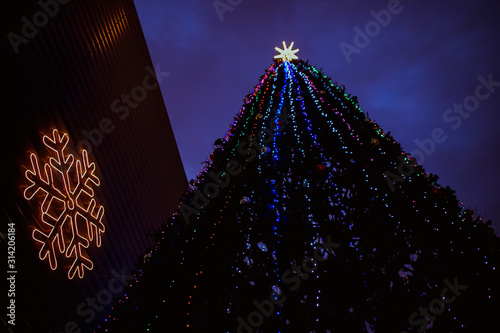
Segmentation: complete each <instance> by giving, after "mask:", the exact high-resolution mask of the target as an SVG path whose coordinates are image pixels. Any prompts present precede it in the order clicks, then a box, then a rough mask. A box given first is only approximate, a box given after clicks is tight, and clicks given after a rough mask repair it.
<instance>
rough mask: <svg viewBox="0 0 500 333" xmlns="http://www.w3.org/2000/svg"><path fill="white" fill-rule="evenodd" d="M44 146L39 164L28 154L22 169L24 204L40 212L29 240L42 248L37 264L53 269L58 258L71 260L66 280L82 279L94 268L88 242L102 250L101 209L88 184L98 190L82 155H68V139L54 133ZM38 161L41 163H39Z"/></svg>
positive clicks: (97, 181) (102, 211) (44, 139)
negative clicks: (45, 263)
mask: <svg viewBox="0 0 500 333" xmlns="http://www.w3.org/2000/svg"><path fill="white" fill-rule="evenodd" d="M43 143H44V145H45V147H46V148H47V151H48V155H47V157H46V158H45V159H44V160H41V161H39V158H38V157H37V155H35V154H33V153H32V154H31V155H30V160H31V167H30V168H28V169H27V170H26V174H25V175H26V179H27V180H28V186H27V187H26V189H25V190H24V197H25V198H26V200H29V201H31V202H34V203H35V204H36V207H37V209H38V210H39V214H40V221H41V223H39V226H38V228H37V227H35V229H34V230H33V233H32V237H33V239H34V240H35V241H36V242H37V243H39V244H41V248H40V252H39V254H38V256H39V258H40V260H45V259H48V260H49V265H50V268H51V269H52V270H55V269H56V268H57V263H58V260H57V259H58V256H57V255H58V254H60V255H63V254H64V257H66V258H71V259H70V261H71V260H72V262H71V264H70V265H71V266H70V267H69V270H68V278H69V279H72V278H74V276H75V275H76V274H78V277H79V278H80V279H81V278H83V276H84V271H85V269H88V270H92V268H94V264H93V263H92V261H91V260H90V258H89V257H88V255H87V253H86V250H85V249H87V248H89V246H90V245H91V244H94V245H95V246H97V247H100V246H101V235H102V233H104V230H105V228H104V224H102V222H101V220H102V217H103V216H104V207H102V206H100V205H99V204H98V203H97V201H96V198H95V197H94V190H93V188H92V187H93V186H99V185H100V181H99V178H98V177H97V176H96V175H95V169H96V167H95V164H94V163H89V156H88V153H87V151H85V150H82V151H81V158H80V159H77V158H76V157H75V156H74V155H73V154H70V153H69V151H68V143H69V136H68V134H66V133H64V134H61V133H60V132H59V131H58V130H56V129H54V131H53V132H52V138H51V137H49V136H47V135H44V137H43ZM41 163H43V164H41Z"/></svg>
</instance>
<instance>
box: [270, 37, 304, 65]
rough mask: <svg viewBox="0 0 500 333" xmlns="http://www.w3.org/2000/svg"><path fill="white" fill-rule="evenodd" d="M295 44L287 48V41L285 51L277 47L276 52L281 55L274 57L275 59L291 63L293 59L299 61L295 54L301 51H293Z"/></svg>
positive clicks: (284, 44)
mask: <svg viewBox="0 0 500 333" xmlns="http://www.w3.org/2000/svg"><path fill="white" fill-rule="evenodd" d="M293 43H294V42H292V44H290V46H289V47H286V43H285V41H283V50H282V49H280V48H279V47H275V48H274V49H275V50H276V51H278V52H279V53H280V54H277V55H275V56H274V58H275V59H278V58H280V59H282V60H283V61H290V60H293V59H299V58H298V57H297V56H296V55H295V53H297V52H299V49H295V50H292V47H293Z"/></svg>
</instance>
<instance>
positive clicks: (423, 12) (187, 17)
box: [135, 0, 500, 233]
mask: <svg viewBox="0 0 500 333" xmlns="http://www.w3.org/2000/svg"><path fill="white" fill-rule="evenodd" d="M135 3H136V6H137V10H138V12H139V16H140V19H141V24H142V27H143V30H144V34H145V36H146V40H147V43H148V47H149V51H150V53H151V57H152V60H153V63H154V64H156V65H157V66H158V67H159V69H160V70H161V71H162V72H169V76H168V77H166V78H165V80H164V81H163V82H162V84H161V89H162V93H163V97H164V99H165V103H166V106H167V110H168V113H169V116H170V120H171V122H172V126H173V130H174V133H175V137H176V140H177V144H178V146H179V150H180V153H181V157H182V160H183V163H184V167H185V169H186V174H187V177H188V179H191V178H194V177H195V176H196V174H197V173H198V172H199V171H200V170H201V169H202V164H201V163H202V162H203V161H204V160H206V159H208V156H209V155H210V153H211V152H212V150H213V148H212V144H213V142H214V141H215V140H216V139H217V138H221V137H223V136H224V135H225V133H226V131H227V130H228V128H229V124H230V123H231V122H232V120H233V117H234V116H235V115H236V113H237V112H238V111H239V109H240V108H241V106H242V103H243V99H244V98H245V96H246V95H247V94H248V93H250V92H251V91H252V90H253V87H254V86H255V85H256V84H257V83H258V80H259V77H260V76H261V75H262V74H264V71H265V69H267V68H268V67H269V66H270V65H271V64H272V61H273V57H274V55H275V54H277V52H276V51H275V50H274V47H275V46H278V47H281V46H282V41H287V42H288V43H289V42H291V41H294V42H295V46H294V48H299V49H300V51H299V52H298V53H297V56H299V58H301V59H303V60H309V61H310V63H311V64H312V65H314V66H315V67H317V68H318V69H322V71H323V73H324V74H325V75H327V76H330V77H331V78H332V81H333V82H338V83H339V84H341V85H345V86H346V93H350V94H352V95H355V96H358V101H359V105H360V107H361V109H362V110H363V111H364V112H368V113H369V116H370V118H372V119H373V120H375V121H376V122H377V123H378V124H379V125H380V126H381V127H382V128H383V130H384V131H385V132H388V131H390V132H391V135H392V136H393V137H394V138H395V139H396V140H397V141H398V142H400V143H401V145H402V147H403V149H404V150H405V151H407V152H410V153H411V152H413V151H416V150H418V151H419V152H420V153H415V157H416V158H417V161H418V162H419V164H422V165H423V166H424V167H425V169H426V171H427V172H431V173H434V174H437V175H438V176H439V177H440V179H439V183H440V184H441V185H442V186H450V187H451V188H452V189H454V190H456V192H457V193H456V194H457V197H458V199H459V200H460V201H462V202H464V204H465V205H466V206H469V207H472V208H474V209H477V210H478V212H479V213H480V215H481V217H482V218H483V219H484V220H487V219H491V220H492V221H493V226H494V227H495V230H496V231H497V233H498V232H499V231H500V208H499V206H500V204H499V203H498V199H499V196H498V193H499V191H498V189H499V188H500V176H499V170H498V169H499V167H500V158H499V150H500V149H499V139H500V134H499V130H498V127H499V125H500V115H499V113H498V111H499V108H500V61H499V60H500V43H499V41H500V38H499V36H500V3H499V2H498V1H493V0H492V1H486V0H485V1H450V0H448V1H430V0H426V1H425V0H413V1H411V0H402V1H327V0H311V1H305V0H302V1H299V0H297V1H284V0H282V1H278V0H272V1H270V0H221V1H213V0H205V1H186V0H171V1H166V0H136V1H135ZM214 3H216V4H218V5H219V7H220V10H219V13H218V12H217V10H216V9H215V7H214ZM231 4H232V5H231ZM381 11H382V12H381ZM377 13H379V14H378V19H379V21H380V23H375V22H377V21H376V19H375V17H374V16H377ZM387 13H389V15H384V14H387ZM359 31H361V32H362V33H364V34H365V36H366V38H367V39H366V38H365V39H363V37H360V35H359ZM356 37H357V38H356ZM343 49H344V51H343ZM478 77H482V78H483V79H482V80H483V82H488V81H490V82H492V83H490V84H489V85H488V87H486V86H485V85H484V84H483V83H481V82H482V81H481V79H478ZM496 82H498V83H496ZM479 85H481V87H478V86H479ZM488 89H489V90H488ZM454 104H457V105H456V106H455V107H454ZM463 104H465V106H463V107H462V113H459V110H458V109H459V108H460V105H463ZM448 109H450V111H448ZM468 110H471V111H468ZM436 128H438V129H439V128H441V129H442V131H443V132H444V134H443V135H444V136H442V137H440V139H441V140H439V141H440V142H436V141H433V142H434V145H435V149H434V151H433V152H432V151H428V152H427V153H426V152H425V151H423V149H421V148H419V146H418V144H417V142H416V140H417V141H419V142H427V143H429V142H430V140H432V133H433V131H439V130H436ZM444 138H446V140H444ZM443 140H444V142H442V141H443ZM425 148H427V149H429V148H431V147H430V145H429V144H428V145H426V146H425ZM495 151H496V153H495Z"/></svg>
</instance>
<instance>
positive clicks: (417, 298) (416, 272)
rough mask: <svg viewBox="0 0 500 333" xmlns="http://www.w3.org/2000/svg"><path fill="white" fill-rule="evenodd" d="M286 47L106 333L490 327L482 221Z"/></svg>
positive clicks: (488, 233) (492, 265)
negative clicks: (109, 332)
mask: <svg viewBox="0 0 500 333" xmlns="http://www.w3.org/2000/svg"><path fill="white" fill-rule="evenodd" d="M283 46H284V48H283V49H279V48H276V49H277V50H278V51H279V55H277V56H276V57H275V61H274V63H273V64H272V66H271V67H270V68H269V69H268V70H267V71H266V73H265V74H264V75H263V76H262V77H261V78H260V81H259V83H258V85H257V86H256V87H255V89H254V90H253V92H252V93H251V94H249V95H248V96H247V97H246V99H245V100H244V104H243V106H242V108H241V110H240V111H239V113H238V114H237V116H236V117H235V118H234V121H233V122H232V124H231V126H230V128H229V130H228V132H227V134H226V136H225V137H224V138H222V139H218V140H216V142H215V143H214V151H213V153H212V154H211V155H210V158H209V160H207V161H206V162H205V167H204V168H203V170H202V171H201V172H200V173H199V174H198V175H197V177H196V179H195V180H192V181H191V182H190V186H189V188H188V190H187V191H186V193H185V194H184V195H183V197H182V198H181V201H180V205H179V208H178V210H177V212H176V213H175V214H174V216H172V217H171V218H170V219H169V221H168V223H166V224H165V225H164V226H163V228H162V229H161V230H159V231H158V232H157V233H156V245H155V247H154V248H153V249H151V251H150V252H148V253H146V254H145V256H144V258H141V262H140V265H139V267H138V269H137V271H136V272H135V279H134V281H133V282H132V283H131V285H130V287H129V288H128V289H127V291H126V293H125V295H124V296H123V297H121V298H120V299H117V300H116V301H115V304H114V312H113V313H112V314H111V315H110V316H109V318H108V319H107V320H106V322H105V323H103V325H102V327H101V329H102V331H107V330H109V331H111V332H146V331H151V332H194V333H201V332H207V333H208V332H210V333H213V332H238V333H253V332H271V333H276V332H283V333H284V332H316V333H319V332H377V333H378V332H385V333H389V332H424V331H426V332H480V331H489V330H488V329H491V328H492V327H494V326H496V320H495V318H494V315H495V314H496V313H497V311H498V309H499V304H500V303H499V296H500V295H499V294H498V281H500V278H499V275H498V264H499V249H500V245H499V244H500V242H499V238H498V237H497V236H496V235H495V233H494V231H493V229H492V228H491V223H490V222H487V223H484V222H483V221H481V219H480V218H479V217H476V216H475V215H474V212H473V211H471V210H469V209H467V208H465V207H463V206H462V204H461V203H459V201H458V200H457V198H456V196H455V195H454V191H453V190H451V189H450V188H449V187H442V186H440V185H439V184H438V183H437V180H438V178H437V176H434V175H431V174H428V173H426V172H425V170H424V169H423V167H422V166H420V165H418V164H417V163H416V161H415V159H414V158H412V157H411V156H409V154H407V153H405V152H404V151H403V150H402V147H401V146H400V144H399V143H398V142H396V141H395V140H394V138H393V137H392V136H391V135H390V134H389V133H385V132H383V131H382V129H381V128H380V126H378V125H377V124H376V123H375V122H374V121H373V120H371V119H370V118H369V117H368V115H367V114H365V113H364V112H363V111H361V109H360V108H359V106H358V102H357V99H356V97H351V96H350V95H349V94H346V93H345V88H344V87H343V86H340V85H338V84H336V83H332V81H331V80H330V78H328V77H326V76H325V75H323V74H322V73H321V71H319V70H317V69H316V68H314V67H313V66H311V65H309V64H308V62H304V61H302V60H299V59H297V56H296V55H295V53H296V52H297V50H293V49H292V48H293V43H292V45H290V46H289V47H287V46H286V45H285V43H283Z"/></svg>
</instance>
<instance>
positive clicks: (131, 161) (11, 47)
mask: <svg viewBox="0 0 500 333" xmlns="http://www.w3.org/2000/svg"><path fill="white" fill-rule="evenodd" d="M4 7H6V8H5V9H4V16H5V20H4V36H5V37H6V38H4V49H5V51H6V53H7V66H6V67H7V74H8V75H7V76H6V78H7V84H6V87H5V88H4V89H7V91H6V92H5V96H6V98H7V100H6V103H5V104H4V109H3V115H4V118H3V122H2V123H3V125H4V130H3V131H2V139H3V140H2V143H3V144H2V146H3V148H4V149H3V150H4V151H3V154H2V160H1V165H0V166H1V171H2V177H1V179H2V191H3V196H4V199H3V200H2V208H3V212H2V215H3V220H5V221H3V223H2V230H1V232H2V238H1V239H0V240H1V241H2V243H3V244H2V248H4V245H9V246H5V249H6V250H5V252H3V253H2V256H4V255H5V256H6V257H7V259H8V264H9V266H7V267H6V269H5V272H6V274H7V277H6V279H4V281H7V284H6V287H5V288H6V292H5V294H8V297H7V303H6V304H7V306H8V307H9V306H10V308H11V309H8V308H7V310H6V311H4V312H5V313H2V315H1V317H2V318H3V319H2V326H5V327H6V328H7V330H11V331H13V332H57V333H59V332H91V331H93V329H95V327H97V326H98V325H99V323H100V321H102V320H104V318H106V316H107V313H108V311H109V309H110V307H111V305H112V301H111V299H112V297H113V296H119V295H121V294H122V293H123V288H124V286H125V285H127V284H128V283H129V281H130V279H131V276H132V274H133V270H134V267H135V264H136V262H137V261H138V260H141V259H142V257H143V256H144V253H146V251H147V250H148V249H150V248H152V247H153V246H154V240H153V233H154V231H155V230H157V229H159V227H160V225H161V224H162V223H165V222H166V220H167V218H168V217H169V215H170V214H171V212H172V211H173V209H174V208H175V207H177V205H178V200H179V198H180V196H181V194H182V193H183V191H184V190H185V188H186V187H187V180H186V176H185V173H184V168H183V165H182V162H181V159H180V155H179V152H178V149H177V145H176V141H175V138H174V134H173V131H172V128H171V124H170V121H169V117H168V114H167V110H166V107H165V103H164V100H163V97H162V94H161V90H160V85H161V84H162V82H163V81H164V80H168V79H169V78H168V73H167V72H166V71H167V69H168V64H154V63H152V61H151V58H150V55H149V51H148V48H147V45H146V41H145V38H144V35H143V32H142V29H141V26H140V22H139V18H138V15H137V12H136V9H135V6H134V3H133V1H132V0H107V1H98V0H88V1H77V0H73V1H69V0H45V1H44V0H42V1H18V2H9V3H8V4H6V5H5V6H4ZM58 147H59V148H58ZM9 242H10V243H9ZM10 245H14V246H13V247H14V248H13V247H12V246H10ZM12 250H14V251H12ZM5 253H7V254H5ZM2 262H3V259H2ZM10 265H12V266H10ZM7 278H10V280H8V279H7ZM2 293H4V292H3V291H2ZM11 304H14V306H11ZM3 309H6V307H5V306H4V307H3ZM12 318H14V321H12V320H13V319H12ZM9 322H10V323H9ZM12 323H15V325H12Z"/></svg>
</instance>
